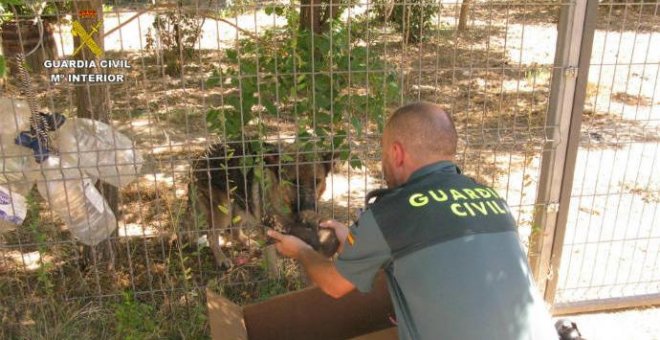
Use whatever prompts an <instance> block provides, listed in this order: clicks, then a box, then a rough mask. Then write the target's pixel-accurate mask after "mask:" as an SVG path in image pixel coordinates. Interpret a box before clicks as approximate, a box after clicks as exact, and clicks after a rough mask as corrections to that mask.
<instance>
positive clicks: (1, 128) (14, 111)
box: [0, 97, 30, 138]
mask: <svg viewBox="0 0 660 340" xmlns="http://www.w3.org/2000/svg"><path fill="white" fill-rule="evenodd" d="M29 128H30V107H29V106H28V104H27V103H26V102H25V101H23V100H18V99H13V98H8V97H0V135H7V136H13V137H16V135H17V134H18V133H19V132H21V131H25V130H28V129H29ZM13 137H12V138H13Z"/></svg>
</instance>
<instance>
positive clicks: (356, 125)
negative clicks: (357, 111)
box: [351, 117, 362, 137]
mask: <svg viewBox="0 0 660 340" xmlns="http://www.w3.org/2000/svg"><path fill="white" fill-rule="evenodd" d="M351 125H353V127H354V128H355V130H356V132H357V135H358V137H360V136H362V122H361V121H360V119H359V118H358V117H351Z"/></svg>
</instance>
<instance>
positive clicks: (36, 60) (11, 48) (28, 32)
mask: <svg viewBox="0 0 660 340" xmlns="http://www.w3.org/2000/svg"><path fill="white" fill-rule="evenodd" d="M42 25H43V26H42V27H43V37H41V45H40V46H39V48H37V49H36V50H34V48H35V47H37V44H38V43H39V26H37V25H34V23H33V22H32V20H24V19H20V20H9V21H4V22H3V23H2V27H1V29H0V32H1V33H2V50H3V52H4V55H5V57H6V60H7V65H8V66H9V70H10V73H11V74H12V75H16V76H18V69H17V65H16V62H15V60H14V59H15V57H16V56H17V55H18V54H23V53H25V54H27V53H30V52H32V51H33V50H34V52H32V54H30V55H28V56H27V57H26V58H25V62H26V64H27V66H28V67H27V69H28V71H31V72H32V73H34V74H40V73H42V72H43V70H44V68H43V63H44V61H45V60H54V59H57V58H58V54H57V45H56V43H55V35H54V33H53V26H52V25H51V24H50V22H49V21H46V20H43V21H42Z"/></svg>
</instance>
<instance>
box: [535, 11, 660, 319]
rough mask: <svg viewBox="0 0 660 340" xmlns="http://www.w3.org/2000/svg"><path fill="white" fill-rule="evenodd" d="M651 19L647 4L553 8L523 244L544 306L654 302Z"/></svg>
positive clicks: (658, 269) (565, 309) (658, 295)
mask: <svg viewBox="0 0 660 340" xmlns="http://www.w3.org/2000/svg"><path fill="white" fill-rule="evenodd" d="M657 23H658V3H657V2H653V3H649V2H646V3H645V2H610V1H604V2H601V3H598V2H597V1H589V2H586V3H583V2H579V1H578V2H576V3H574V4H571V5H570V6H565V7H564V8H563V9H562V19H561V22H560V30H559V38H558V44H557V46H558V50H557V56H556V59H555V67H556V68H555V75H556V76H558V77H560V78H555V83H554V84H553V88H552V93H551V98H550V104H549V107H550V109H549V118H550V119H551V120H553V119H554V124H555V125H554V126H552V128H551V129H549V134H548V136H549V140H550V143H554V147H553V148H550V150H552V151H551V152H546V153H545V154H544V158H543V166H542V174H541V180H540V185H539V196H538V197H537V202H539V203H540V204H539V205H538V206H537V207H539V209H537V212H536V215H535V217H536V218H535V223H536V224H535V226H536V227H538V228H539V230H542V231H543V232H539V233H538V235H537V238H534V241H535V242H532V248H531V251H530V259H531V260H532V264H533V267H534V269H535V273H536V275H537V280H538V282H539V283H540V286H541V288H542V289H543V290H544V293H545V298H546V300H547V301H549V302H550V303H553V309H554V313H555V314H567V313H575V312H584V311H594V310H605V309H613V308H621V307H632V306H644V305H652V304H657V303H660V262H659V261H658V257H659V254H660V223H658V222H657V221H656V215H657V210H658V205H659V203H660V199H659V197H660V196H659V191H660V185H659V184H660V181H659V180H658V178H657V176H654V175H653V174H654V173H655V174H656V175H657V173H658V171H657V169H658V166H659V164H658V162H659V161H658V160H657V158H658V154H659V153H658V142H659V140H660V139H659V138H658V127H659V125H658V119H659V118H660V106H658V98H659V97H660V87H659V86H657V85H658V74H659V62H660V53H658V49H657V44H658V43H660V36H658V34H657V27H656V28H654V25H657ZM571 37H573V39H571ZM576 37H581V39H580V40H578V39H575V38H576ZM543 202H548V203H549V204H548V205H543V204H542V203H543Z"/></svg>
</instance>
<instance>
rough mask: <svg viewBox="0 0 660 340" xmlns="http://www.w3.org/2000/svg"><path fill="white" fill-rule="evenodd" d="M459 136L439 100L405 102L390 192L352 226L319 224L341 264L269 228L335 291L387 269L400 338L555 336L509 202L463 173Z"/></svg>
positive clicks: (396, 117)
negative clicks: (335, 245)
mask: <svg viewBox="0 0 660 340" xmlns="http://www.w3.org/2000/svg"><path fill="white" fill-rule="evenodd" d="M456 142H457V133H456V130H455V128H454V124H453V122H452V120H451V118H450V117H449V115H448V114H446V113H445V112H444V111H443V110H442V109H441V108H440V107H439V106H437V105H434V104H430V103H424V102H421V103H414V104H409V105H406V106H404V107H401V108H400V109H398V110H397V111H396V112H394V114H393V115H392V117H391V118H390V120H389V121H388V123H387V125H386V127H385V131H384V133H383V139H382V148H383V159H382V166H383V172H384V177H385V180H386V182H387V185H388V190H385V191H382V190H381V191H379V192H378V193H377V195H376V196H377V197H376V200H375V202H374V203H372V204H369V205H368V207H367V209H366V211H365V212H364V213H362V214H361V216H360V217H359V219H358V221H357V222H356V223H355V224H354V225H353V226H351V227H350V228H347V227H346V226H344V225H342V224H340V223H339V222H337V221H332V220H331V221H327V222H324V223H322V226H324V227H328V228H333V229H334V230H335V232H336V234H337V236H338V238H339V239H340V240H341V242H342V246H341V248H340V253H339V257H338V258H337V260H336V262H332V261H330V260H328V259H326V258H323V257H322V256H321V255H319V254H318V253H316V252H314V251H313V250H312V248H311V247H310V246H309V245H307V244H306V243H304V242H303V241H301V240H300V239H298V238H296V237H294V236H288V235H282V234H279V233H277V232H274V231H269V235H270V236H271V237H273V238H275V239H276V240H277V241H278V242H277V249H278V251H279V252H280V253H282V254H283V255H285V256H288V257H292V258H294V259H296V260H298V261H300V262H301V263H302V265H303V266H304V267H305V269H306V271H307V272H308V275H309V277H310V278H311V280H312V281H314V282H315V283H316V284H317V285H318V286H319V287H320V288H321V289H322V290H323V291H324V292H326V293H327V294H329V295H331V296H333V297H335V298H339V297H341V296H343V295H345V294H347V293H348V292H350V291H351V290H353V289H355V288H357V289H358V290H359V291H362V292H367V291H369V290H370V289H371V286H372V283H373V280H374V277H375V275H376V274H377V272H378V271H379V270H380V269H385V273H386V276H387V281H388V287H389V290H390V295H391V297H392V299H393V302H394V306H395V311H396V317H397V323H398V329H399V338H400V339H461V340H466V339H507V340H511V339H513V340H522V339H557V333H556V331H555V330H554V327H553V326H552V321H551V319H550V316H549V313H548V312H547V310H546V308H545V305H544V303H543V300H542V299H541V298H540V296H539V294H538V291H537V289H536V287H535V285H534V281H533V278H532V276H531V273H530V270H529V267H528V263H527V258H526V256H525V253H524V251H523V249H522V247H521V245H520V241H519V239H518V234H517V231H516V225H515V221H514V219H513V217H512V216H511V213H510V211H509V208H508V206H507V204H506V202H505V201H504V200H503V199H502V198H501V197H500V196H499V195H498V194H497V193H496V192H495V191H494V190H492V189H491V188H488V187H486V186H484V185H481V184H478V183H476V182H474V181H473V180H471V179H470V178H468V177H465V176H463V175H461V172H460V170H459V169H458V167H457V166H456V165H455V164H454V162H453V161H454V156H455V154H456ZM367 203H369V202H367Z"/></svg>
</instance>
